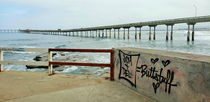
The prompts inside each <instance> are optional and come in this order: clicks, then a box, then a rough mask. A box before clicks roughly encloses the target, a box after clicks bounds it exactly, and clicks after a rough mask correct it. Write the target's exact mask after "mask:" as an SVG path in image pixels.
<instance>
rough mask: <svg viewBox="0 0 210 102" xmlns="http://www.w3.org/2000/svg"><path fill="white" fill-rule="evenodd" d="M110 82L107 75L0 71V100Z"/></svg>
mask: <svg viewBox="0 0 210 102" xmlns="http://www.w3.org/2000/svg"><path fill="white" fill-rule="evenodd" d="M106 82H110V81H109V78H107V77H96V76H87V75H69V74H54V75H52V76H48V74H47V73H42V72H22V71H4V72H0V101H5V100H10V99H16V98H20V97H26V96H32V95H38V94H44V93H49V92H55V91H60V90H65V89H71V88H77V87H83V86H89V85H94V84H99V83H106Z"/></svg>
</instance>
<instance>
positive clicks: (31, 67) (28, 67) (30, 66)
mask: <svg viewBox="0 0 210 102" xmlns="http://www.w3.org/2000/svg"><path fill="white" fill-rule="evenodd" d="M26 67H27V69H33V68H46V69H48V66H37V65H26ZM56 67H59V65H53V68H56Z"/></svg>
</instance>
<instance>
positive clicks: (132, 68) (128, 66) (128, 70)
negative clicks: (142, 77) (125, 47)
mask: <svg viewBox="0 0 210 102" xmlns="http://www.w3.org/2000/svg"><path fill="white" fill-rule="evenodd" d="M139 57H140V54H136V55H129V54H125V53H124V52H122V51H121V50H120V51H119V58H120V72H119V79H124V80H126V81H128V82H129V83H130V84H131V85H132V86H134V87H136V68H137V63H138V60H139ZM133 60H135V61H136V63H133Z"/></svg>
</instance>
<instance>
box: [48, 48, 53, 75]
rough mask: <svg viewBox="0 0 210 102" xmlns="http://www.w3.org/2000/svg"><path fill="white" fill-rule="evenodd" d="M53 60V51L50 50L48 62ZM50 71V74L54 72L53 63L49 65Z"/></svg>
mask: <svg viewBox="0 0 210 102" xmlns="http://www.w3.org/2000/svg"><path fill="white" fill-rule="evenodd" d="M51 61H52V52H51V51H48V62H51ZM48 71H49V75H52V74H53V65H50V64H49V65H48Z"/></svg>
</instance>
